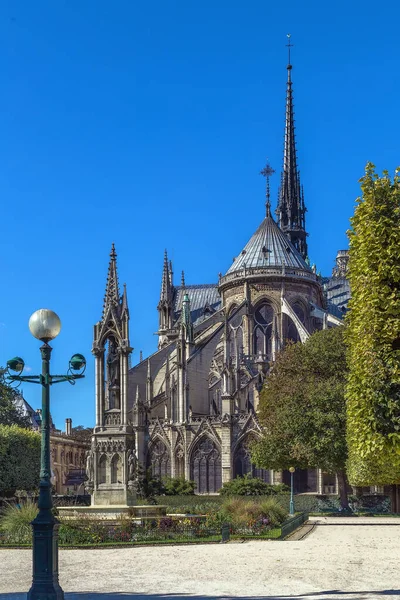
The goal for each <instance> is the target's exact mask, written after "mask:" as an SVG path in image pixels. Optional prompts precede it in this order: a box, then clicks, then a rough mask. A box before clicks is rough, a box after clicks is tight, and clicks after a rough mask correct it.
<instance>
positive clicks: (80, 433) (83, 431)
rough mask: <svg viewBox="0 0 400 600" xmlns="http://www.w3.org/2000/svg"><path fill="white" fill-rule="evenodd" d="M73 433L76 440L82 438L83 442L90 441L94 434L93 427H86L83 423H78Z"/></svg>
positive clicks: (73, 428)
mask: <svg viewBox="0 0 400 600" xmlns="http://www.w3.org/2000/svg"><path fill="white" fill-rule="evenodd" d="M71 433H72V436H73V437H74V438H75V439H76V440H80V441H82V442H90V441H91V439H92V435H93V427H84V426H83V425H77V426H76V427H72V430H71Z"/></svg>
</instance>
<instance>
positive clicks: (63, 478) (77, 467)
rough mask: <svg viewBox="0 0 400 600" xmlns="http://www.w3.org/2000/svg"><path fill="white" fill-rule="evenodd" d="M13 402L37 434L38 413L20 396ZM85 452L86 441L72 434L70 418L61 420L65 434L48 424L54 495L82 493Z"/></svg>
mask: <svg viewBox="0 0 400 600" xmlns="http://www.w3.org/2000/svg"><path fill="white" fill-rule="evenodd" d="M14 402H15V405H16V406H17V407H18V408H19V410H20V412H21V414H22V415H23V416H26V417H29V420H30V424H31V427H32V429H33V430H35V431H37V432H38V434H40V428H41V421H42V419H41V410H40V409H37V410H34V409H33V408H32V407H31V406H30V404H29V403H28V402H27V401H26V400H25V398H24V397H23V395H22V394H17V395H16V396H15V399H14ZM89 450H90V438H89V440H84V439H82V438H80V437H79V436H78V435H76V434H74V432H73V429H72V420H71V419H65V431H61V430H60V429H56V428H55V426H54V423H53V421H51V431H50V452H51V470H52V474H53V477H52V483H53V491H54V492H55V493H56V494H63V495H64V494H83V493H84V483H85V481H86V475H85V457H86V453H87V452H88V451H89Z"/></svg>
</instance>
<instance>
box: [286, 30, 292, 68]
mask: <svg viewBox="0 0 400 600" xmlns="http://www.w3.org/2000/svg"><path fill="white" fill-rule="evenodd" d="M286 37H287V39H288V43H287V44H286V48H287V49H288V58H289V60H288V66H290V67H291V66H292V65H291V64H290V48H293V44H291V43H290V38H291V37H292V36H291V34H290V33H287V34H286Z"/></svg>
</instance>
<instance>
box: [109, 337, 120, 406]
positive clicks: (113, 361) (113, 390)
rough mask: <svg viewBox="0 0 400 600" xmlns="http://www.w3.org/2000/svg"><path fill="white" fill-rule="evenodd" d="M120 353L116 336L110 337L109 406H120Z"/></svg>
mask: <svg viewBox="0 0 400 600" xmlns="http://www.w3.org/2000/svg"><path fill="white" fill-rule="evenodd" d="M119 366H120V365H119V353H118V348H117V344H116V342H115V340H114V338H110V340H109V346H108V354H107V385H108V408H120V407H121V404H120V385H119V383H120V378H119Z"/></svg>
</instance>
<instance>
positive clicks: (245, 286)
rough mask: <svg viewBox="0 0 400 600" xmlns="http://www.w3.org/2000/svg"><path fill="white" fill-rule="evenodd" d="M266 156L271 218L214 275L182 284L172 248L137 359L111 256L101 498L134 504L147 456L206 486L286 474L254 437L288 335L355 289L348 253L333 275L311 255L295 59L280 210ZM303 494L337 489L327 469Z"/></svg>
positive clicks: (101, 409)
mask: <svg viewBox="0 0 400 600" xmlns="http://www.w3.org/2000/svg"><path fill="white" fill-rule="evenodd" d="M272 172H273V171H272V169H271V168H270V167H269V166H268V165H267V167H266V168H265V169H264V170H263V172H262V174H263V175H264V176H265V177H266V182H267V186H266V190H267V193H266V203H265V217H264V219H263V221H262V222H261V223H260V225H259V227H258V228H257V230H256V231H255V233H254V234H253V235H252V236H251V237H250V239H249V241H248V243H247V244H246V245H245V247H244V248H243V249H237V250H240V251H239V253H238V255H237V256H236V258H235V259H234V261H233V263H232V265H231V266H230V267H229V269H228V270H227V271H226V273H225V274H223V275H222V274H220V276H219V280H218V282H217V283H212V284H197V285H187V284H186V283H185V280H184V276H183V274H182V280H181V282H180V285H175V283H174V280H173V270H172V264H171V262H170V261H169V260H168V257H167V253H165V256H164V265H163V271H162V280H161V293H160V300H159V303H158V306H157V310H158V315H159V329H158V350H157V352H155V353H154V354H152V355H151V356H149V357H148V358H146V359H144V360H141V361H140V362H139V364H137V365H135V366H134V367H132V368H130V362H129V355H130V353H131V351H132V348H131V346H130V340H129V310H128V300H127V292H126V288H125V287H124V289H123V293H122V295H121V294H120V289H119V284H118V276H117V255H116V252H115V248H114V245H113V246H112V250H111V254H110V263H109V269H108V278H107V285H106V294H105V300H104V307H103V314H102V317H101V320H100V321H99V322H98V323H97V324H96V325H95V327H94V343H93V354H94V356H95V363H96V376H95V377H96V424H95V428H94V431H93V438H92V451H91V455H90V457H89V462H90V466H89V468H88V475H89V482H88V485H89V489H90V491H91V493H92V503H93V504H95V505H105V504H119V505H122V504H128V505H130V504H133V503H134V501H135V494H136V491H137V489H136V487H135V486H136V479H137V472H138V465H139V464H141V465H142V466H143V467H144V468H151V469H152V472H153V474H154V475H155V476H158V477H160V478H162V477H164V476H173V477H176V476H184V477H185V478H187V479H192V480H194V481H195V482H196V492H197V493H198V494H205V493H216V492H218V491H219V489H220V488H221V486H222V484H223V483H224V482H226V481H229V480H230V479H232V478H234V477H236V476H240V475H244V474H246V473H250V474H252V475H254V476H257V477H261V478H262V479H263V480H264V481H266V482H270V483H280V482H285V483H286V482H288V478H289V473H287V472H286V471H284V472H277V471H272V470H264V469H257V468H256V467H255V466H254V465H252V463H251V458H250V454H249V449H248V448H249V443H250V442H251V441H252V440H253V439H255V438H257V437H258V436H260V433H261V429H260V425H259V423H258V420H257V407H258V402H259V394H260V390H261V388H262V386H263V383H264V380H265V378H266V377H267V376H268V371H269V368H270V366H271V363H273V361H274V359H275V355H276V353H277V352H278V351H279V350H280V349H281V348H282V347H283V346H284V345H285V343H287V341H288V340H294V341H301V342H304V341H305V340H306V339H307V338H308V337H309V336H310V334H311V333H313V332H314V331H315V330H318V329H322V328H326V327H331V326H336V325H340V324H341V323H342V320H341V317H342V314H343V311H344V310H345V307H346V303H347V300H348V298H349V289H348V284H347V280H346V268H347V258H348V256H347V252H346V251H340V252H339V254H338V258H337V267H336V268H335V269H334V273H333V276H332V278H325V279H323V278H321V277H320V276H319V275H317V273H316V270H315V267H314V268H313V267H311V266H310V264H309V261H308V255H307V235H308V234H307V231H306V221H305V213H306V207H305V204H304V194H303V188H302V186H301V184H300V176H299V171H298V168H297V153H296V141H295V133H294V112H293V93H292V66H291V64H289V65H288V66H287V84H286V118H285V138H284V156H283V170H282V175H281V185H280V189H279V195H278V204H277V208H276V211H275V217H274V216H273V214H272V212H271V203H270V190H269V176H270V175H271V173H272ZM295 491H296V492H318V493H327V492H328V493H329V492H335V491H336V482H335V480H334V477H333V478H332V476H328V475H326V474H323V473H322V472H321V471H320V470H319V469H309V470H304V471H300V470H298V471H296V473H295Z"/></svg>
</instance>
